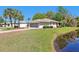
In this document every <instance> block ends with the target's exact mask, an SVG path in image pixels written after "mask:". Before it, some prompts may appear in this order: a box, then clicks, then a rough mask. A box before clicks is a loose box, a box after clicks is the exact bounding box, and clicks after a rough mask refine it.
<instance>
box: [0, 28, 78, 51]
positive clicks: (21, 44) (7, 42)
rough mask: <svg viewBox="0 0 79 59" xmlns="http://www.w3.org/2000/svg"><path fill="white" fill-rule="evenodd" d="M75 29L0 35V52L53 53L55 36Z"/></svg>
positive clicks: (42, 30)
mask: <svg viewBox="0 0 79 59" xmlns="http://www.w3.org/2000/svg"><path fill="white" fill-rule="evenodd" d="M76 29H78V28H77V27H63V28H53V29H39V30H27V31H21V32H12V33H5V34H0V51H30V52H31V51H33V52H34V51H41V52H42V51H43V52H44V51H46V52H47V51H55V49H54V45H53V41H54V38H55V35H60V34H64V33H67V32H70V31H74V30H76Z"/></svg>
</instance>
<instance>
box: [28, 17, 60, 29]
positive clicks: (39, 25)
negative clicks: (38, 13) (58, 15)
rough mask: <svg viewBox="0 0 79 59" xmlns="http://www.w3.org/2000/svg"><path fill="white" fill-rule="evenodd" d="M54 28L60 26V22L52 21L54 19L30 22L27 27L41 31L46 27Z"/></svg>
mask: <svg viewBox="0 0 79 59" xmlns="http://www.w3.org/2000/svg"><path fill="white" fill-rule="evenodd" d="M45 25H46V26H52V27H53V28H57V27H58V26H59V22H58V21H55V20H52V19H47V18H44V19H36V20H34V21H31V22H29V24H28V25H27V27H29V28H30V29H40V28H43V27H44V26H45Z"/></svg>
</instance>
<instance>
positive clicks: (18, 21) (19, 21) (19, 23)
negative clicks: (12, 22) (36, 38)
mask: <svg viewBox="0 0 79 59" xmlns="http://www.w3.org/2000/svg"><path fill="white" fill-rule="evenodd" d="M18 27H19V28H20V21H19V20H18Z"/></svg>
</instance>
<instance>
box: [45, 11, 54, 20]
mask: <svg viewBox="0 0 79 59" xmlns="http://www.w3.org/2000/svg"><path fill="white" fill-rule="evenodd" d="M46 16H47V18H49V19H53V18H54V16H55V13H54V12H52V11H48V12H47V13H46Z"/></svg>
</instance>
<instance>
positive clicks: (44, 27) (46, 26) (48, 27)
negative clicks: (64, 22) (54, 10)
mask: <svg viewBox="0 0 79 59" xmlns="http://www.w3.org/2000/svg"><path fill="white" fill-rule="evenodd" d="M43 28H53V26H43Z"/></svg>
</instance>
